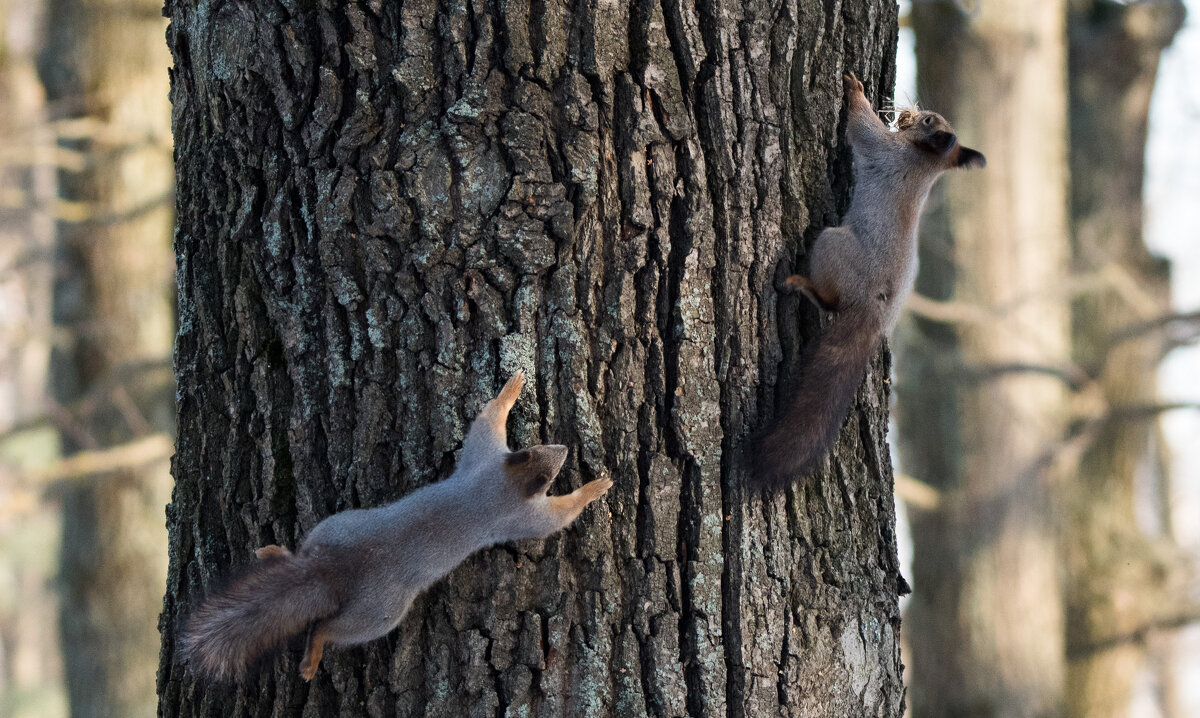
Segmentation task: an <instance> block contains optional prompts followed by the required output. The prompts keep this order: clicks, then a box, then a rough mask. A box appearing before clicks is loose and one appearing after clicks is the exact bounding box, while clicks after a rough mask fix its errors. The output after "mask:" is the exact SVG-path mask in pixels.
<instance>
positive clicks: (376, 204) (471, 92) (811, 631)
mask: <svg viewBox="0 0 1200 718" xmlns="http://www.w3.org/2000/svg"><path fill="white" fill-rule="evenodd" d="M329 5H336V7H334V8H330V7H328V6H329ZM835 7H836V8H838V9H837V10H836V11H834V12H832V13H831V12H828V8H829V6H828V5H827V4H824V5H823V4H822V3H817V2H812V1H809V0H805V1H804V2H800V3H798V4H793V3H785V4H781V5H769V4H767V3H765V2H761V1H751V2H748V3H742V2H736V3H733V2H730V3H722V4H713V3H709V2H704V3H701V4H700V5H698V6H690V5H683V4H679V3H676V2H673V1H671V2H666V3H664V4H662V5H659V4H656V3H635V4H632V5H614V4H581V5H578V6H576V5H570V4H561V3H546V2H542V1H540V0H539V1H536V2H522V1H521V0H514V1H513V2H505V3H494V2H491V1H490V0H473V1H472V2H470V3H465V4H450V5H446V4H438V3H429V2H407V3H403V4H399V3H382V2H367V3H358V2H355V3H338V4H334V3H323V4H321V5H320V6H315V5H307V4H304V5H303V6H301V4H298V3H292V2H284V3H281V4H278V5H270V6H268V7H267V8H266V9H263V8H262V6H261V4H260V3H250V2H227V3H225V4H223V5H221V7H220V8H219V9H211V8H210V6H209V5H207V4H202V5H200V6H199V7H198V8H197V7H193V6H192V4H191V3H188V2H183V1H182V0H180V1H177V2H169V3H168V6H167V10H168V13H169V15H170V16H171V20H172V24H171V28H170V30H169V33H168V42H169V44H170V46H171V48H172V51H173V52H174V55H175V70H174V75H173V87H172V99H173V101H174V105H175V115H174V129H175V136H176V166H177V170H178V185H179V195H178V203H177V207H178V212H179V226H178V233H177V253H178V283H179V314H180V327H179V337H178V344H177V348H176V362H177V365H176V366H177V377H178V381H179V386H180V390H179V393H178V401H179V422H180V423H179V439H178V446H177V454H176V456H175V460H174V473H175V477H176V488H175V493H174V496H173V501H172V504H171V506H170V508H169V511H168V524H169V528H170V534H171V540H170V553H171V569H170V574H169V578H168V591H167V598H166V606H165V612H164V615H163V618H162V629H163V642H164V643H163V654H162V664H161V668H160V673H159V691H160V696H161V702H160V714H161V715H163V716H198V715H203V716H218V715H220V716H227V715H234V716H249V715H259V716H265V715H291V714H297V715H299V714H303V715H344V716H359V715H364V714H366V715H371V716H391V715H397V716H409V715H428V716H456V717H457V716H476V715H488V716H494V715H501V714H503V715H546V716H550V715H571V716H575V715H579V716H583V715H587V716H600V715H614V716H638V715H647V716H683V715H695V716H716V715H729V716H765V715H772V716H773V715H789V716H827V715H855V716H858V715H870V716H899V715H900V713H901V710H902V702H903V687H902V685H901V682H900V671H901V665H900V657H899V641H898V625H899V624H898V612H897V603H896V592H897V587H898V585H901V584H902V583H903V581H902V579H901V578H900V576H899V572H898V567H897V561H896V546H895V536H894V525H893V524H894V515H893V509H892V498H891V471H890V465H889V461H888V454H887V449H886V445H885V443H884V431H885V425H886V406H887V389H886V381H885V377H886V370H887V369H886V367H887V362H886V358H882V359H881V360H880V361H879V362H878V363H877V364H876V365H875V366H874V368H873V371H872V373H871V375H870V377H869V379H868V381H867V382H866V383H865V385H864V388H863V390H862V392H861V394H860V397H859V398H860V401H859V406H858V409H857V410H856V411H855V412H853V414H852V417H851V420H850V421H849V423H848V426H847V429H846V431H845V432H844V433H843V435H842V439H841V441H840V442H839V445H838V449H837V454H836V457H835V460H834V467H835V469H831V470H830V471H828V472H827V473H826V474H825V475H822V476H818V477H816V478H814V479H811V480H808V481H804V482H801V483H798V484H797V486H796V489H795V490H794V491H791V492H788V493H787V494H786V495H780V496H771V497H766V498H765V499H764V498H763V497H759V496H746V495H745V493H744V492H743V491H742V490H741V488H740V486H741V484H740V476H739V475H738V472H737V470H736V468H735V467H736V464H735V458H734V454H735V447H736V446H737V444H738V442H739V440H740V439H741V437H742V436H744V435H745V434H746V433H747V432H748V430H749V429H750V428H752V427H754V426H757V425H758V423H759V422H760V421H762V420H764V419H765V418H766V415H767V414H768V413H769V409H766V408H764V407H769V406H771V405H773V402H774V396H775V388H776V385H777V384H778V383H779V382H778V381H777V374H778V370H779V366H780V361H781V359H784V360H785V361H784V366H785V367H786V366H789V365H790V364H789V362H790V360H792V359H794V357H795V355H796V349H797V347H798V345H799V343H800V337H801V336H806V337H807V336H811V335H812V334H813V332H814V331H815V329H816V324H815V317H814V315H813V313H812V312H811V311H809V310H807V309H806V310H805V311H804V312H803V317H804V322H803V323H801V322H800V320H799V318H798V315H799V314H800V313H801V312H800V311H799V310H798V306H799V303H798V302H797V300H795V299H792V298H788V299H787V300H785V301H783V302H780V303H779V304H777V292H776V290H775V289H774V286H773V283H774V281H775V279H776V278H777V277H782V276H785V275H786V274H787V273H788V272H790V271H791V270H792V268H793V267H792V265H793V262H794V259H795V258H796V256H797V254H798V252H799V249H800V247H801V244H802V241H803V240H805V239H808V240H811V239H812V238H813V237H815V235H816V233H817V232H818V231H819V229H820V228H821V227H822V226H823V225H825V224H828V223H832V222H834V221H836V217H837V209H838V208H839V207H840V208H843V209H844V207H845V206H846V200H847V196H848V195H847V191H848V186H849V177H850V175H849V166H848V157H849V153H848V150H847V148H846V146H845V143H844V141H843V140H842V139H841V135H840V133H839V131H838V129H839V112H840V105H841V100H840V98H841V73H842V71H843V69H855V70H857V71H859V72H860V74H862V75H863V76H865V77H866V78H868V84H869V86H870V88H871V89H872V91H874V92H876V93H878V91H879V88H881V87H891V83H892V80H893V74H894V71H893V57H894V48H895V38H896V18H895V9H894V5H893V4H892V3H884V2H881V1H880V0H851V1H849V2H845V3H843V4H841V5H837V6H835ZM876 96H878V95H876ZM517 368H523V369H525V370H526V372H527V373H528V374H529V376H530V381H529V387H528V388H527V389H526V391H525V394H524V396H522V398H521V400H520V401H519V402H518V403H517V407H516V409H515V411H514V420H513V421H512V422H511V423H512V430H511V434H510V436H511V438H512V440H513V442H514V443H517V444H527V443H530V442H535V441H549V440H553V441H555V442H559V443H564V444H567V445H569V446H570V447H571V456H570V458H569V459H568V464H567V468H566V470H564V472H563V473H562V474H561V475H560V478H559V479H558V482H557V485H556V487H555V490H556V491H558V492H562V491H565V490H568V489H569V488H571V487H575V486H578V485H580V484H581V483H582V482H585V481H588V480H590V479H593V478H595V477H598V476H601V475H609V476H611V477H612V478H613V479H614V480H615V482H616V485H615V486H614V487H613V489H612V490H611V491H610V492H609V494H608V497H607V499H606V501H604V502H599V503H598V504H595V505H593V507H591V508H589V509H588V510H587V511H586V512H585V513H584V515H583V516H582V517H581V519H580V520H579V521H578V522H577V523H576V524H575V525H574V526H572V527H571V528H569V529H567V530H566V531H565V532H563V533H562V534H560V535H558V536H555V537H552V538H550V539H548V540H546V541H544V542H518V543H515V544H510V545H505V546H501V547H497V548H495V549H491V550H487V551H483V552H481V553H479V554H477V555H476V556H474V557H472V558H470V559H468V560H467V561H466V564H465V565H463V566H461V567H460V568H459V569H458V570H456V571H455V572H453V573H452V574H451V575H450V576H449V577H448V578H447V579H446V580H444V581H442V582H440V583H439V584H437V585H435V586H434V587H433V588H432V589H431V590H429V591H428V592H427V593H426V594H425V595H424V596H423V597H422V598H420V599H419V600H418V601H417V603H416V605H415V606H414V608H413V609H412V611H411V612H410V614H409V615H408V616H407V618H406V619H405V620H404V621H403V623H402V624H401V626H400V628H399V629H398V630H397V631H395V632H394V633H393V634H391V635H389V636H388V637H387V638H385V639H381V640H377V641H374V642H372V643H369V644H367V645H366V646H363V647H360V648H353V649H348V650H335V651H333V652H332V653H329V654H327V655H326V659H325V662H323V663H322V669H321V670H320V672H319V673H318V674H317V676H316V678H315V679H314V681H313V682H312V683H311V684H307V685H306V684H304V683H303V682H301V681H300V679H299V678H298V676H297V675H296V672H297V662H298V659H299V655H298V653H297V651H295V650H289V651H285V652H284V653H282V654H281V655H280V656H279V657H277V658H275V659H273V661H272V662H268V663H267V665H266V666H264V667H263V668H262V670H261V671H260V672H259V673H258V674H257V675H255V676H254V677H252V678H251V679H249V680H248V681H247V682H245V683H239V684H236V685H232V686H218V685H206V684H202V683H197V682H195V681H194V679H193V678H192V676H191V675H190V674H188V673H187V672H186V671H185V670H184V669H183V668H181V667H180V666H179V665H178V663H177V662H176V652H177V644H176V629H177V627H178V626H179V622H180V621H181V620H182V619H183V617H184V616H185V614H186V610H187V607H188V605H189V603H190V602H191V601H193V600H195V599H197V598H198V597H200V596H201V595H202V594H203V593H204V591H205V589H206V588H207V587H210V586H211V585H212V584H213V582H214V581H216V580H217V579H218V578H219V577H220V576H221V575H223V574H225V573H226V572H228V571H229V570H231V569H236V568H237V567H240V566H244V565H246V564H247V563H248V562H249V561H250V560H251V557H252V551H253V549H254V548H255V547H258V546H261V545H263V544H268V543H281V544H284V545H287V546H295V545H296V543H297V541H298V539H300V538H301V537H302V536H303V535H304V534H305V532H307V531H308V530H309V529H311V528H312V527H313V526H314V525H315V524H316V523H317V522H318V521H320V520H321V519H322V518H324V517H325V516H327V515H329V514H331V513H333V512H336V511H340V510H344V509H348V508H351V507H355V506H374V505H379V504H382V503H384V502H387V501H389V500H393V499H396V498H399V497H401V496H403V495H405V494H407V493H409V492H411V491H412V490H413V489H415V488H417V487H418V486H421V485H422V484H426V483H429V482H431V481H435V480H437V479H439V478H440V477H443V476H445V475H446V474H447V473H448V472H449V471H450V469H451V467H452V465H453V464H454V461H455V458H456V454H455V452H456V450H457V449H458V447H459V443H460V441H461V438H462V435H463V432H464V430H465V428H466V426H467V423H468V421H469V420H470V419H471V417H472V416H473V414H474V412H475V411H476V410H477V409H478V408H479V406H480V405H481V404H482V403H483V402H484V401H485V400H486V399H487V398H489V397H490V396H492V395H493V394H494V392H495V390H496V389H498V387H499V385H500V384H501V383H502V382H503V381H504V379H506V378H507V377H508V375H510V374H511V373H512V372H513V371H514V370H516V369H517ZM785 373H786V372H785Z"/></svg>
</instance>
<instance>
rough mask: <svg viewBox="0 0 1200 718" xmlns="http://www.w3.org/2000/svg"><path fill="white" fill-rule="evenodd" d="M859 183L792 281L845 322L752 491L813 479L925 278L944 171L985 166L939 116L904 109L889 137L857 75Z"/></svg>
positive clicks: (812, 353)
mask: <svg viewBox="0 0 1200 718" xmlns="http://www.w3.org/2000/svg"><path fill="white" fill-rule="evenodd" d="M843 86H844V90H845V102H846V107H847V109H848V114H849V117H848V120H847V124H846V136H847V138H848V139H849V141H850V148H851V150H852V154H853V157H854V173H855V175H854V176H855V184H854V194H853V196H852V198H851V201H850V210H849V211H848V212H847V213H846V216H845V218H844V219H843V221H842V224H841V226H838V227H828V228H826V229H825V230H824V231H822V232H821V234H820V235H819V236H818V237H817V241H816V243H815V244H814V245H813V248H812V254H811V259H810V263H809V276H807V277H804V276H801V275H798V274H797V275H794V276H791V277H788V278H787V279H786V280H785V281H784V286H785V287H786V288H787V289H790V290H794V291H798V292H800V293H802V294H803V295H804V296H806V297H807V298H808V299H809V300H810V301H812V302H813V303H814V304H816V305H817V306H818V307H819V308H821V309H824V310H826V311H832V312H835V313H836V318H835V319H834V320H833V322H832V323H831V324H830V326H829V328H828V329H826V331H825V332H824V334H822V335H821V336H820V337H819V338H818V339H817V340H816V342H815V343H810V344H809V345H808V346H806V347H805V348H804V350H803V351H802V352H801V356H800V360H799V374H800V379H799V384H798V387H797V389H796V391H795V393H794V395H793V396H792V397H791V398H790V400H789V402H788V404H787V406H786V408H785V409H784V411H783V412H782V414H781V415H780V416H778V417H776V419H775V421H774V422H772V423H771V424H770V425H769V426H768V427H767V428H766V429H765V430H763V431H761V432H760V433H758V434H756V435H755V436H753V437H752V438H751V439H750V441H749V442H748V448H747V450H746V451H745V452H744V453H743V455H744V456H745V457H747V462H746V463H747V469H748V474H747V477H746V478H747V483H748V484H749V485H751V486H753V487H758V488H781V487H783V486H785V485H786V484H787V483H788V482H789V481H790V480H791V479H792V478H794V477H795V476H797V475H804V474H810V473H812V472H813V471H814V470H815V469H816V468H817V467H818V466H819V464H820V462H821V461H822V460H823V459H824V457H825V455H826V453H827V452H828V451H829V449H830V447H831V446H832V445H833V443H834V441H835V440H836V439H837V435H838V433H839V432H840V431H841V428H842V424H843V423H844V422H845V419H846V415H847V414H848V413H849V411H850V405H851V403H852V402H853V400H854V393H855V390H856V389H857V388H858V385H859V383H860V382H861V381H862V377H863V375H864V374H865V373H866V368H867V363H868V362H869V361H870V358H871V355H872V354H873V353H874V352H875V349H876V347H877V346H878V344H879V341H880V339H881V337H882V336H883V335H884V334H885V333H887V332H889V331H891V329H892V327H893V326H894V325H895V323H896V321H897V319H898V318H899V315H900V307H901V305H903V303H904V300H905V298H907V296H908V294H909V292H910V291H911V290H912V287H913V282H914V281H915V279H916V274H917V223H918V221H919V219H920V216H921V209H922V208H923V206H924V205H925V200H926V198H927V197H928V196H929V191H930V189H932V188H933V184H934V182H935V181H936V180H937V178H938V177H939V176H940V175H941V174H942V172H944V171H946V170H949V169H954V168H960V167H961V168H971V167H984V166H985V165H986V164H987V160H986V158H984V156H983V155H982V154H981V153H980V152H978V151H976V150H973V149H971V148H969V147H964V146H962V145H960V144H959V143H958V138H957V137H956V136H955V132H954V128H953V127H951V126H950V123H948V122H946V120H945V118H943V117H942V116H941V115H939V114H937V113H936V112H928V111H922V110H903V111H901V112H900V114H899V115H898V116H897V118H896V122H895V130H894V131H892V130H889V129H888V127H887V125H885V124H884V123H883V121H882V120H880V119H879V116H878V115H876V114H875V111H874V110H873V109H872V108H871V103H870V101H869V100H867V96H866V94H865V92H864V88H863V84H862V82H860V81H859V79H858V78H857V77H855V75H854V73H852V72H851V73H847V74H846V75H844V76H843Z"/></svg>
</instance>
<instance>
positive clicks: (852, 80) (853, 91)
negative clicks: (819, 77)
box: [842, 72, 867, 100]
mask: <svg viewBox="0 0 1200 718" xmlns="http://www.w3.org/2000/svg"><path fill="white" fill-rule="evenodd" d="M842 86H843V87H844V88H845V90H846V99H847V100H849V99H850V98H851V97H854V96H855V95H862V96H863V97H866V94H867V89H866V88H865V87H863V84H862V81H860V80H859V79H858V76H856V75H855V74H854V73H853V72H847V73H846V74H845V75H842Z"/></svg>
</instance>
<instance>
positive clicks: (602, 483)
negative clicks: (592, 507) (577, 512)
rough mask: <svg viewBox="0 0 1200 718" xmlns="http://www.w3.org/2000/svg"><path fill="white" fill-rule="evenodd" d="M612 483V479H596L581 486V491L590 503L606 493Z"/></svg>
mask: <svg viewBox="0 0 1200 718" xmlns="http://www.w3.org/2000/svg"><path fill="white" fill-rule="evenodd" d="M612 485H613V482H612V479H596V480H595V481H589V482H587V483H586V484H584V485H583V486H581V487H579V493H581V494H582V495H583V498H584V499H585V500H586V501H587V503H589V504H590V503H592V502H593V501H595V500H596V499H598V498H600V497H601V496H603V495H604V494H606V493H608V490H609V489H611V488H612Z"/></svg>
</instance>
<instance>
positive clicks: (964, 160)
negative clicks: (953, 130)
mask: <svg viewBox="0 0 1200 718" xmlns="http://www.w3.org/2000/svg"><path fill="white" fill-rule="evenodd" d="M954 166H955V167H962V168H963V169H983V168H984V167H987V158H986V157H984V156H983V153H982V152H980V151H978V150H973V149H971V148H970V147H960V148H959V150H958V161H956V162H955V163H954Z"/></svg>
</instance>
